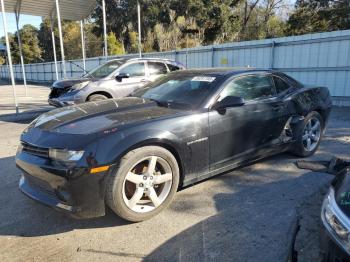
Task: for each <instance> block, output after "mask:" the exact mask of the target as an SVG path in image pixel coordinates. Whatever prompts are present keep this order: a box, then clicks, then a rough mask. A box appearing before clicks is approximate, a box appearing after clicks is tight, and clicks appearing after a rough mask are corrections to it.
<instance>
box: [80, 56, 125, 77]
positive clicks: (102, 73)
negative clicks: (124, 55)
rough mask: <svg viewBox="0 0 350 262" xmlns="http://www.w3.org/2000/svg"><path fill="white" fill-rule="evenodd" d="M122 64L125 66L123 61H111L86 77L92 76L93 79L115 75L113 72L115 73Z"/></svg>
mask: <svg viewBox="0 0 350 262" xmlns="http://www.w3.org/2000/svg"><path fill="white" fill-rule="evenodd" d="M122 64H124V61H123V60H114V61H110V62H107V63H106V64H103V65H101V66H99V67H97V68H95V69H93V70H91V71H90V72H89V73H87V74H86V75H84V76H90V77H93V78H103V77H106V76H108V75H110V74H111V73H113V71H115V70H116V69H117V68H118V67H120V66H121V65H122Z"/></svg>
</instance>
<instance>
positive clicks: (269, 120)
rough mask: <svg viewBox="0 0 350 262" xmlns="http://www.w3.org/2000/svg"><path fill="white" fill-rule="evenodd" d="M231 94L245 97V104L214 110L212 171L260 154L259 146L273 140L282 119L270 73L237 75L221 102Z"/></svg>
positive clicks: (210, 119)
mask: <svg viewBox="0 0 350 262" xmlns="http://www.w3.org/2000/svg"><path fill="white" fill-rule="evenodd" d="M227 96H238V97H242V98H244V100H245V104H244V105H242V106H237V107H228V108H226V109H225V110H224V111H218V110H211V111H210V113H209V126H210V170H215V169H218V168H222V167H225V166H227V165H229V164H231V163H236V162H241V161H243V160H245V159H246V158H247V156H248V155H249V157H252V156H253V155H254V154H258V153H259V149H261V148H263V147H264V146H266V145H267V144H268V143H269V142H270V141H271V140H272V139H273V135H272V133H271V132H270V131H271V130H270V129H271V128H272V127H273V125H274V123H275V122H277V121H278V120H277V119H276V118H275V115H276V108H277V106H278V105H279V104H278V102H277V101H276V94H275V88H274V83H273V80H272V76H271V75H270V74H266V73H261V74H252V75H244V76H240V77H236V78H234V79H233V80H231V81H229V82H228V83H227V84H226V86H225V88H224V89H223V90H222V92H221V93H220V94H219V96H218V99H217V101H221V100H222V99H224V98H225V97H227Z"/></svg>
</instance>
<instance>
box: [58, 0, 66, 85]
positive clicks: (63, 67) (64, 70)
mask: <svg viewBox="0 0 350 262" xmlns="http://www.w3.org/2000/svg"><path fill="white" fill-rule="evenodd" d="M56 14H57V22H58V33H59V35H60V46H61V60H62V70H63V78H66V64H65V61H64V46H63V36H62V25H61V14H60V5H59V3H58V0H56Z"/></svg>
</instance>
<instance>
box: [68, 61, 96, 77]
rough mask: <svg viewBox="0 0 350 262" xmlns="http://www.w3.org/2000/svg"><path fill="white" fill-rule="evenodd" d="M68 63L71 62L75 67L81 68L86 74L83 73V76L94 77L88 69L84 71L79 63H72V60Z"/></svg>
mask: <svg viewBox="0 0 350 262" xmlns="http://www.w3.org/2000/svg"><path fill="white" fill-rule="evenodd" d="M69 63H72V64H73V65H75V66H76V67H78V68H80V69H82V70H83V72H84V73H86V74H85V75H83V76H86V75H88V76H90V77H91V78H94V76H93V75H92V74H90V73H89V71H86V70H85V69H84V68H83V67H82V66H80V65H78V64H76V63H74V62H73V61H69Z"/></svg>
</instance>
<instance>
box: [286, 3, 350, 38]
mask: <svg viewBox="0 0 350 262" xmlns="http://www.w3.org/2000/svg"><path fill="white" fill-rule="evenodd" d="M349 14H350V1H349V0H339V1H335V0H298V1H297V2H296V4H295V10H294V12H293V13H292V14H291V15H290V17H289V19H288V23H287V28H286V33H287V34H288V35H300V34H307V33H313V32H324V31H335V30H344V29H350V17H349Z"/></svg>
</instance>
